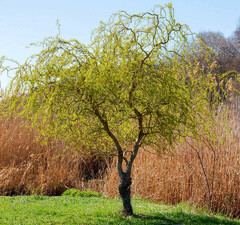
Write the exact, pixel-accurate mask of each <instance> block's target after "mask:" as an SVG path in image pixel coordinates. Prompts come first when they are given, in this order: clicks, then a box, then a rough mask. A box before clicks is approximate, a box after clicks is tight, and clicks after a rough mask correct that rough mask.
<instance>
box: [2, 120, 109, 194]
mask: <svg viewBox="0 0 240 225" xmlns="http://www.w3.org/2000/svg"><path fill="white" fill-rule="evenodd" d="M20 122H21V121H19V120H15V121H14V120H12V121H8V122H5V121H3V120H2V121H0V195H19V194H44V195H59V194H61V193H62V192H63V191H65V190H66V189H67V188H71V187H76V188H79V189H84V188H86V181H87V180H89V179H93V178H97V177H101V174H102V173H103V172H102V171H103V170H104V168H105V167H106V162H105V160H104V159H101V158H96V157H95V156H94V155H93V154H91V153H89V154H86V155H83V154H81V153H80V152H75V151H73V150H69V151H67V152H65V153H63V150H64V148H65V146H64V142H61V141H54V142H53V143H52V144H48V145H41V144H40V143H37V142H36V141H35V139H36V132H35V131H29V130H24V131H23V130H22V128H21V126H20ZM60 153H61V154H60ZM59 154H60V156H59ZM98 183H99V182H98ZM97 187H98V184H96V185H95V188H97Z"/></svg>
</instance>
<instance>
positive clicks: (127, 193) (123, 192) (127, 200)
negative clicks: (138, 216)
mask: <svg viewBox="0 0 240 225" xmlns="http://www.w3.org/2000/svg"><path fill="white" fill-rule="evenodd" d="M131 184H132V181H131V178H130V177H128V178H126V177H124V179H121V182H120V185H119V187H118V190H119V194H120V196H121V198H122V201H123V213H124V215H125V216H132V215H133V209H132V205H131Z"/></svg>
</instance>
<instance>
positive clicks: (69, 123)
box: [2, 4, 215, 215]
mask: <svg viewBox="0 0 240 225" xmlns="http://www.w3.org/2000/svg"><path fill="white" fill-rule="evenodd" d="M189 43H193V44H189ZM38 44H39V45H40V46H42V49H41V51H40V53H39V54H36V55H34V56H32V57H31V58H29V59H27V60H26V62H25V63H24V64H23V65H20V66H19V67H18V69H17V71H16V75H15V77H14V78H13V80H12V83H11V85H10V87H9V89H8V94H7V96H6V97H5V103H6V104H7V108H8V110H10V112H11V114H12V115H14V116H15V117H21V118H25V121H28V124H29V121H31V124H32V126H33V127H35V128H38V130H39V135H41V136H44V137H45V138H46V140H47V139H48V138H49V137H56V138H60V139H64V140H65V141H66V143H67V144H68V146H74V147H75V148H78V149H79V151H88V149H90V148H91V149H94V151H95V152H99V153H101V154H105V155H114V156H116V157H117V159H118V161H117V171H118V175H119V178H120V184H119V187H118V189H119V193H120V196H121V198H122V200H123V207H124V211H125V214H126V215H132V214H133V210H132V206H131V201H130V187H131V170H132V166H133V162H134V160H135V158H136V156H137V154H138V152H139V150H140V151H144V148H145V147H149V146H152V147H153V149H154V150H155V151H162V150H163V149H165V150H168V149H170V148H173V147H174V143H176V142H178V141H181V140H183V139H184V138H185V137H192V138H198V136H199V133H201V135H203V134H208V135H211V132H209V131H210V127H211V126H212V125H213V124H214V121H213V120H212V117H211V112H210V111H209V110H208V109H209V104H208V97H207V96H208V93H209V90H211V89H213V88H214V87H215V81H214V79H212V75H211V74H210V73H206V70H207V68H206V67H205V68H202V67H201V65H199V64H198V62H197V61H196V58H195V55H196V54H195V51H194V48H193V47H192V46H196V45H201V42H200V41H198V40H197V39H195V37H194V35H193V34H192V33H191V31H190V29H189V28H188V27H187V26H186V25H182V24H180V23H177V22H176V21H175V19H174V10H173V8H172V6H171V4H169V5H165V6H164V7H161V6H157V7H155V8H154V9H153V10H152V11H151V12H145V13H140V14H134V15H130V14H128V13H127V12H124V11H121V12H119V13H117V14H114V15H112V16H111V17H110V20H109V21H108V22H106V23H104V22H101V23H100V26H99V28H98V29H96V30H94V32H93V36H92V41H91V44H90V45H88V46H85V45H84V44H81V43H79V42H78V41H77V40H70V41H66V40H63V39H61V38H60V37H59V36H57V37H54V38H47V39H45V40H43V41H42V42H41V43H38ZM198 49H199V48H198ZM204 56H206V51H205V53H204ZM203 70H204V71H203ZM3 102H4V101H2V106H3V105H4V104H3ZM5 109H6V107H5ZM149 163H151V162H149Z"/></svg>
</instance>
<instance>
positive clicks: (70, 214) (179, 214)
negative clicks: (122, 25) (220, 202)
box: [0, 195, 240, 225]
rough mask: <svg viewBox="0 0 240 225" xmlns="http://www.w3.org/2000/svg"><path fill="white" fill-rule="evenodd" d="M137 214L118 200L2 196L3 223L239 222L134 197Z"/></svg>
mask: <svg viewBox="0 0 240 225" xmlns="http://www.w3.org/2000/svg"><path fill="white" fill-rule="evenodd" d="M133 207H134V212H135V216H133V217H129V218H124V217H123V216H122V214H121V209H122V203H121V201H120V200H119V199H107V198H104V197H72V196H58V197H46V196H34V195H33V196H16V197H0V224H1V225H2V224H24V225H25V224H191V225H192V224H209V225H210V224H211V225H213V224H239V225H240V221H237V220H230V219H229V218H227V217H224V216H221V215H214V214H212V213H209V212H207V211H205V210H200V209H196V208H194V207H190V206H187V205H184V204H179V205H177V206H171V205H163V204H159V205H158V204H154V203H152V202H149V201H144V200H139V199H133Z"/></svg>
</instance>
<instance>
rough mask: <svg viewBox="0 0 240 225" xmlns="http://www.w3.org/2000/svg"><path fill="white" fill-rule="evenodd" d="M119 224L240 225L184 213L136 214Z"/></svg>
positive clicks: (222, 219) (235, 222)
mask: <svg viewBox="0 0 240 225" xmlns="http://www.w3.org/2000/svg"><path fill="white" fill-rule="evenodd" d="M121 224H159V225H160V224H168V225H170V224H172V225H177V224H178V225H180V224H181V225H183V224H184V225H186V224H189V225H192V224H208V225H215V224H221V225H240V221H239V222H237V221H230V220H228V219H227V218H218V217H215V216H208V215H198V214H193V213H185V212H172V213H164V214H163V213H156V214H153V215H152V216H149V215H143V214H136V215H134V216H133V217H132V219H129V220H128V219H127V220H125V222H124V223H121Z"/></svg>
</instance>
